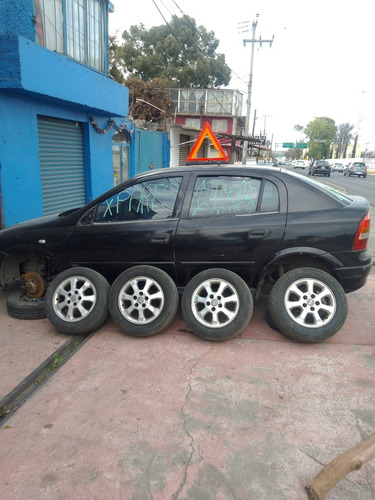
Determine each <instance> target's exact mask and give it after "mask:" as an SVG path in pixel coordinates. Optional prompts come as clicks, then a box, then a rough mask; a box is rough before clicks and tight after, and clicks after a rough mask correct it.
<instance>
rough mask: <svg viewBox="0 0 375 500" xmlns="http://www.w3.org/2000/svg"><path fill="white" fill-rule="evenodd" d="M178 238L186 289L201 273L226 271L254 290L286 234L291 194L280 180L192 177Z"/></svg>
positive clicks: (178, 258)
mask: <svg viewBox="0 0 375 500" xmlns="http://www.w3.org/2000/svg"><path fill="white" fill-rule="evenodd" d="M188 193H189V194H188V195H187V196H186V198H185V203H184V207H183V211H182V214H181V218H180V222H179V225H178V229H177V236H176V266H177V270H178V280H179V283H180V284H181V285H182V286H184V285H186V284H187V282H188V281H189V279H190V278H191V277H192V276H193V275H194V274H196V273H197V272H199V271H201V270H204V269H207V268H209V267H222V268H225V269H229V270H232V271H234V272H236V273H237V274H239V275H240V276H242V277H243V278H244V279H245V281H246V282H247V283H248V284H249V285H250V286H251V284H252V282H253V279H254V274H255V273H256V271H257V270H260V269H261V268H262V265H263V264H265V263H266V262H267V260H268V259H269V258H270V257H271V256H272V255H274V254H275V253H276V252H277V249H278V248H279V247H280V243H281V241H282V238H283V236H284V232H285V225H286V213H287V196H286V188H285V186H284V184H283V183H282V182H281V181H280V180H279V179H277V178H276V177H275V176H272V175H268V176H267V175H266V174H265V176H264V177H260V176H257V177H256V176H254V177H252V176H251V175H250V174H248V175H246V174H240V175H225V173H223V174H220V175H205V174H203V175H199V174H198V173H197V174H196V175H194V176H192V178H191V181H190V184H189V189H188Z"/></svg>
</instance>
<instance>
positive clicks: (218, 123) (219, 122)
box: [212, 118, 228, 133]
mask: <svg viewBox="0 0 375 500" xmlns="http://www.w3.org/2000/svg"><path fill="white" fill-rule="evenodd" d="M212 130H213V131H214V132H215V133H218V132H223V133H227V132H228V120H227V119H226V118H221V119H220V118H213V119H212Z"/></svg>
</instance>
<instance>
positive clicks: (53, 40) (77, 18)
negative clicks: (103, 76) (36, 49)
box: [34, 0, 107, 72]
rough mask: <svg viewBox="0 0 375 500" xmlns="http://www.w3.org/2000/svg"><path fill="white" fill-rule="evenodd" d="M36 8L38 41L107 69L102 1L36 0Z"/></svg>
mask: <svg viewBox="0 0 375 500" xmlns="http://www.w3.org/2000/svg"><path fill="white" fill-rule="evenodd" d="M34 9H35V40H36V42H37V43H39V44H40V45H42V46H43V47H46V48H47V49H49V50H53V51H56V52H59V53H63V54H66V55H67V56H69V57H72V58H73V59H75V60H76V61H79V62H81V63H83V64H86V65H87V66H90V67H92V68H94V69H97V70H98V71H102V72H106V69H107V44H106V38H105V26H106V19H107V15H106V14H107V11H106V7H105V3H104V1H103V0H34Z"/></svg>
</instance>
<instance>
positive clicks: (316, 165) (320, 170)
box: [309, 160, 331, 177]
mask: <svg viewBox="0 0 375 500" xmlns="http://www.w3.org/2000/svg"><path fill="white" fill-rule="evenodd" d="M309 175H325V176H327V177H330V175H331V165H330V164H329V163H328V161H326V160H315V161H314V162H313V164H312V165H310V167H309Z"/></svg>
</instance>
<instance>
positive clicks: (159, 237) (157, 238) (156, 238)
mask: <svg viewBox="0 0 375 500" xmlns="http://www.w3.org/2000/svg"><path fill="white" fill-rule="evenodd" d="M169 239H170V235H169V234H168V233H155V234H154V235H153V236H152V238H151V243H168V241H169Z"/></svg>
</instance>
